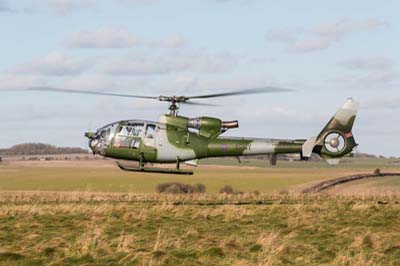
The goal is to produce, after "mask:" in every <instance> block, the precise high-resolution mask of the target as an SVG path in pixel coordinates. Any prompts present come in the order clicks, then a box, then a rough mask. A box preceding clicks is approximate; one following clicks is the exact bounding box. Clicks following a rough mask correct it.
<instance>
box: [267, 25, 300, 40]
mask: <svg viewBox="0 0 400 266" xmlns="http://www.w3.org/2000/svg"><path fill="white" fill-rule="evenodd" d="M300 32H301V29H289V28H277V29H272V30H270V31H269V32H268V33H267V35H266V38H267V40H269V41H273V42H282V43H292V42H294V41H295V40H296V38H297V35H298V34H299V33H300Z"/></svg>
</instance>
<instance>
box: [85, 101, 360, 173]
mask: <svg viewBox="0 0 400 266" xmlns="http://www.w3.org/2000/svg"><path fill="white" fill-rule="evenodd" d="M357 109H358V105H357V104H356V103H355V102H353V100H352V99H348V100H347V101H346V103H345V104H344V105H343V106H342V107H341V108H340V109H339V111H338V112H337V113H336V114H335V115H334V116H333V117H332V119H331V120H330V121H329V122H328V124H327V125H326V126H325V128H324V129H323V130H322V131H321V132H320V133H319V134H318V136H316V137H311V138H308V139H295V140H280V139H253V138H234V137H221V136H220V135H221V134H222V133H224V132H225V131H227V130H228V129H230V128H235V127H237V126H238V123H237V121H232V122H223V121H221V120H220V119H218V118H213V117H200V118H187V117H183V116H174V115H163V116H161V117H160V121H159V122H152V121H142V120H123V121H119V122H115V123H112V124H109V125H107V126H104V127H102V128H100V129H99V130H98V131H97V132H96V133H90V132H88V133H86V136H87V137H88V138H89V139H90V141H89V146H90V148H91V149H92V151H93V153H95V154H100V155H103V156H105V157H109V158H114V159H123V160H133V161H139V162H140V163H141V165H142V164H144V163H146V162H150V163H174V162H177V163H179V162H187V161H191V160H195V159H201V158H208V157H223V156H245V155H261V154H265V155H271V156H270V158H272V159H271V162H272V163H274V162H275V161H276V155H277V154H287V153H298V154H299V155H300V156H301V158H303V159H307V158H309V157H310V156H311V154H312V153H316V154H319V155H320V156H321V157H323V158H324V159H326V160H327V161H328V163H332V164H335V163H337V162H338V158H340V157H343V156H345V155H346V154H348V153H350V152H351V151H352V150H353V148H354V147H355V146H357V144H356V142H355V140H354V138H353V134H352V132H351V130H352V127H353V124H354V120H355V117H356V112H357Z"/></svg>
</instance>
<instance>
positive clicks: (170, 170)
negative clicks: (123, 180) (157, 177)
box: [116, 161, 193, 175]
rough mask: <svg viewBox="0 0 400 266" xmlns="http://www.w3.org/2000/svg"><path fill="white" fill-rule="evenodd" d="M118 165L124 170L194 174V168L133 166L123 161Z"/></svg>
mask: <svg viewBox="0 0 400 266" xmlns="http://www.w3.org/2000/svg"><path fill="white" fill-rule="evenodd" d="M116 163H117V165H118V167H119V168H121V170H124V171H131V172H147V173H162V174H177V175H193V171H192V170H186V169H185V170H184V169H173V168H158V167H144V166H132V165H124V164H122V163H121V162H118V161H117V162H116Z"/></svg>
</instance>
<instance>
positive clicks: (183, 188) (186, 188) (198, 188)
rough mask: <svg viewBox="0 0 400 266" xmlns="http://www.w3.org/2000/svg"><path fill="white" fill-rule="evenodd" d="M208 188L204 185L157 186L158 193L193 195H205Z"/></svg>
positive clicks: (163, 184) (166, 184)
mask: <svg viewBox="0 0 400 266" xmlns="http://www.w3.org/2000/svg"><path fill="white" fill-rule="evenodd" d="M205 191H206V186H205V185H203V184H196V185H194V186H193V185H189V184H182V183H178V182H172V183H161V184H158V185H157V186H156V192H158V193H171V194H191V193H204V192H205Z"/></svg>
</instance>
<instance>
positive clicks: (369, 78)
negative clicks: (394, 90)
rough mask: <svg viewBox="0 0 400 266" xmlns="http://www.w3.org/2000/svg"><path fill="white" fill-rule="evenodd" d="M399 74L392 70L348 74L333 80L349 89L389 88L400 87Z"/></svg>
mask: <svg viewBox="0 0 400 266" xmlns="http://www.w3.org/2000/svg"><path fill="white" fill-rule="evenodd" d="M398 80H399V74H397V73H396V72H394V71H392V70H376V71H371V72H369V73H367V74H358V75H355V74H348V75H343V76H339V77H337V78H335V79H333V80H332V81H333V82H336V83H340V84H342V85H341V86H346V87H349V88H353V89H354V88H380V89H384V88H389V87H396V86H399V84H398V83H396V82H397V81H398Z"/></svg>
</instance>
